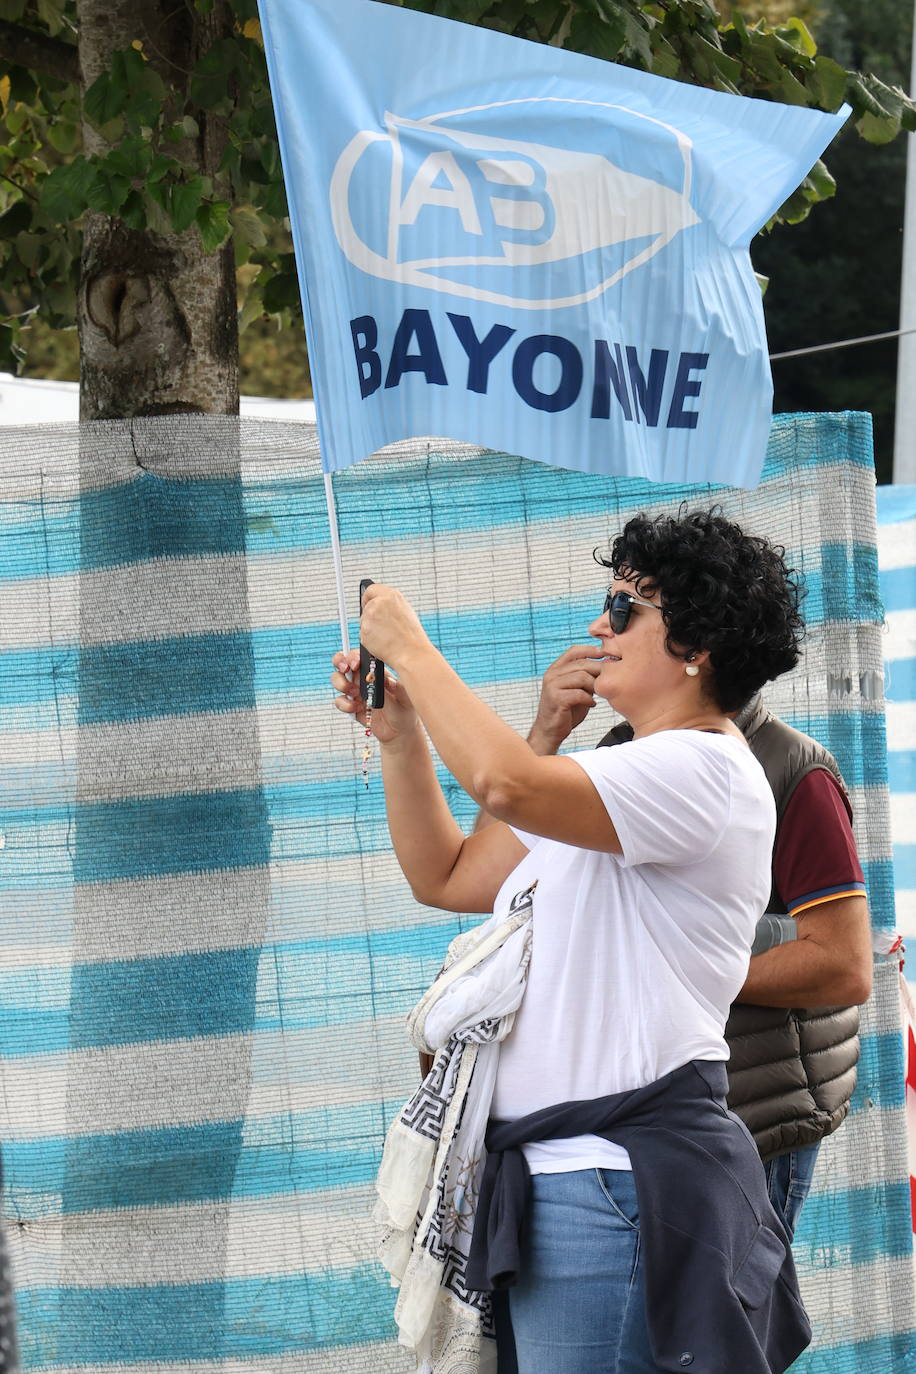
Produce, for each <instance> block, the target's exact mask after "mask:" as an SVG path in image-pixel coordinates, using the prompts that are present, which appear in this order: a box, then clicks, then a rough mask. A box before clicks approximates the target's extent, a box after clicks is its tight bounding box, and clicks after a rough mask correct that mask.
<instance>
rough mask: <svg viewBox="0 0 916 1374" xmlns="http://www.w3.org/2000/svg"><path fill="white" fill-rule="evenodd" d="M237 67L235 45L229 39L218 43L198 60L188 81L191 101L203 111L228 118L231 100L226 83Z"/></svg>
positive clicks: (237, 58)
mask: <svg viewBox="0 0 916 1374" xmlns="http://www.w3.org/2000/svg"><path fill="white" fill-rule="evenodd" d="M238 64H239V49H238V45H237V44H236V43H234V42H233V41H232V39H230V38H223V39H220V40H219V41H218V42H216V43H214V44H213V46H212V47H210V48H208V49H207V51H206V52H205V53H204V54H203V56H202V57H201V58H200V60H199V62H198V63H197V66H196V67H195V68H194V73H193V75H192V77H191V99H192V101H193V102H194V104H195V105H199V106H200V107H201V108H202V109H204V110H213V111H215V112H216V113H218V114H229V113H230V111H231V109H232V105H233V98H232V94H231V92H230V81H231V80H232V78H233V77H234V75H235V72H236V69H237V67H238Z"/></svg>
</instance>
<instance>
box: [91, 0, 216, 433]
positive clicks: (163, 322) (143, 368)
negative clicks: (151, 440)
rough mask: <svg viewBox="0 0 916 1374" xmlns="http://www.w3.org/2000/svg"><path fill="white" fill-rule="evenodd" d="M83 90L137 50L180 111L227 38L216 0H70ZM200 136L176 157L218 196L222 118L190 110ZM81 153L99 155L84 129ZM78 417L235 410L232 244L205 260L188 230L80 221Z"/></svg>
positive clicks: (99, 147)
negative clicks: (217, 41)
mask: <svg viewBox="0 0 916 1374" xmlns="http://www.w3.org/2000/svg"><path fill="white" fill-rule="evenodd" d="M77 9H78V16H79V53H80V66H81V69H82V79H83V90H84V91H85V90H86V89H87V88H88V87H89V86H91V85H92V83H93V81H95V79H96V77H97V76H99V74H100V73H101V72H103V71H105V70H106V69H107V68H108V66H109V64H110V60H111V54H112V52H114V51H117V50H119V49H126V48H129V47H130V46H131V44H132V43H133V42H135V41H139V42H140V43H142V45H143V47H142V51H143V53H144V56H145V57H146V58H147V60H148V61H149V62H150V63H151V64H152V65H153V66H154V67H155V68H156V70H157V71H158V72H159V74H160V76H161V77H162V78H163V80H164V81H165V82H166V84H167V86H169V87H170V88H172V89H173V90H174V92H175V102H176V117H177V118H181V115H182V114H185V113H187V112H188V107H187V105H186V103H185V91H186V87H187V83H188V73H189V69H190V68H191V67H192V66H193V64H194V62H195V61H196V59H197V57H198V56H199V54H200V53H201V52H202V51H204V50H205V49H206V47H207V46H208V45H209V44H210V43H211V42H212V41H213V39H214V38H216V37H219V36H221V35H223V34H226V33H229V32H231V17H230V14H229V11H228V7H227V6H226V4H225V3H224V0H216V3H215V4H214V5H213V8H212V10H211V12H210V14H209V15H206V16H203V15H199V14H196V13H195V12H194V10H193V9H192V7H191V6H187V7H186V6H184V5H176V4H175V3H174V0H78V6H77ZM194 115H195V118H196V119H197V121H198V124H199V126H200V134H199V135H198V137H197V138H195V139H194V140H193V141H189V143H188V145H187V146H186V147H183V148H182V147H179V148H178V149H176V155H177V156H180V157H182V160H185V161H186V162H187V163H188V167H189V175H193V174H195V173H197V174H199V175H201V176H208V177H210V179H211V180H212V181H213V183H214V187H215V188H216V189H217V192H218V190H219V173H218V168H219V163H220V158H221V157H222V153H223V149H224V147H225V140H226V125H225V120H223V119H220V118H214V117H213V116H210V115H207V114H206V113H205V112H202V111H196V110H195V111H194ZM83 137H84V146H85V149H86V151H87V153H92V152H102V151H104V150H105V149H106V148H107V146H108V145H107V144H105V143H104V141H103V139H102V138H101V136H100V134H99V133H98V131H97V130H96V129H94V128H93V127H92V126H91V125H90V124H89V123H88V121H86V120H84V124H83ZM78 328H79V339H80V418H81V419H83V420H98V419H111V418H117V417H130V416H136V415H161V414H169V413H175V412H182V411H184V412H202V413H204V414H228V415H233V414H237V413H238V328H237V319H236V289H235V261H234V255H233V251H232V245H231V242H230V243H227V244H226V245H225V246H224V247H223V248H222V249H220V250H218V251H217V252H216V253H212V254H209V255H208V254H207V253H205V252H204V249H203V245H202V244H201V241H200V237H199V235H198V232H197V229H196V227H194V226H192V227H191V228H190V229H188V230H187V231H186V232H185V233H183V234H168V233H155V232H153V231H152V230H143V231H139V230H135V229H129V228H128V227H127V226H126V225H124V224H123V223H121V221H119V220H117V219H114V218H111V217H110V216H107V215H100V214H90V215H88V216H87V219H86V226H85V231H84V237H83V255H82V264H81V274H80V291H79V308H78Z"/></svg>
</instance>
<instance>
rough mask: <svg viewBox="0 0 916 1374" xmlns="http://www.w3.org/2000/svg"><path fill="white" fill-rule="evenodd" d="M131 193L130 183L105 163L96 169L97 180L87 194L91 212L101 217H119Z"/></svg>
mask: <svg viewBox="0 0 916 1374" xmlns="http://www.w3.org/2000/svg"><path fill="white" fill-rule="evenodd" d="M129 192H130V182H129V181H128V179H127V177H125V176H121V174H120V173H119V172H113V171H112V170H111V169H110V168H109V167H107V166H106V165H105V163H102V164H100V165H99V166H98V167H97V169H96V175H95V179H94V180H93V183H92V185H91V186H90V187H89V190H88V191H87V193H86V200H87V203H88V205H89V208H90V209H91V210H97V211H98V212H99V214H100V215H117V214H118V212H119V211H120V209H121V206H122V205H123V204H124V202H125V200H126V199H127V196H128V194H129Z"/></svg>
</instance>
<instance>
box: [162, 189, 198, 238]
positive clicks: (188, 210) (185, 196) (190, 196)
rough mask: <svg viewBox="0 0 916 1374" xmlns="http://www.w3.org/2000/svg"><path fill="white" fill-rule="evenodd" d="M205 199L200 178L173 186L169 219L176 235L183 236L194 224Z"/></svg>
mask: <svg viewBox="0 0 916 1374" xmlns="http://www.w3.org/2000/svg"><path fill="white" fill-rule="evenodd" d="M202 199H203V182H202V181H201V179H200V177H192V178H191V180H190V181H185V182H179V183H178V184H177V185H175V186H172V187H171V190H170V194H169V217H170V219H171V222H172V228H173V229H174V231H175V233H176V234H183V233H184V231H185V230H186V229H190V227H191V225H192V224H193V223H194V217H195V215H196V214H197V211H198V210H199V209H200V203H201V200H202Z"/></svg>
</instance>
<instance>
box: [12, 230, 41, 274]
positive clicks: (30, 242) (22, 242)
mask: <svg viewBox="0 0 916 1374" xmlns="http://www.w3.org/2000/svg"><path fill="white" fill-rule="evenodd" d="M42 246H43V245H42V236H41V234H29V233H22V234H17V235H16V254H17V256H18V258H19V261H20V262H22V263H24V264H25V266H26V267H27V268H28V269H29V271H30V272H34V270H35V268H36V267H37V266H38V263H39V260H40V258H41V250H42Z"/></svg>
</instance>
